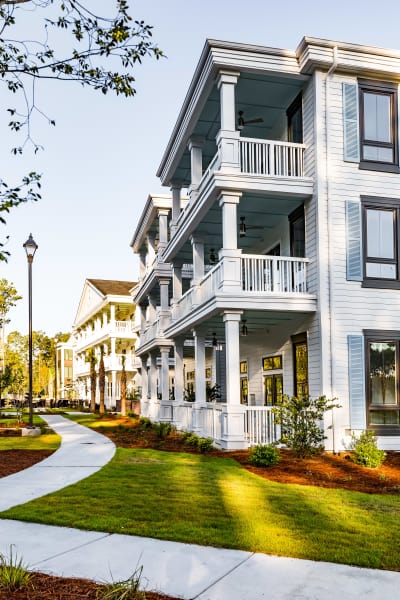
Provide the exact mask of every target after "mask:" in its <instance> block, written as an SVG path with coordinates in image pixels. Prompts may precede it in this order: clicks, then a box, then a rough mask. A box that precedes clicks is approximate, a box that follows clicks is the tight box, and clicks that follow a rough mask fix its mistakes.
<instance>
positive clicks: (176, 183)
mask: <svg viewBox="0 0 400 600" xmlns="http://www.w3.org/2000/svg"><path fill="white" fill-rule="evenodd" d="M169 186H170V190H171V192H173V191H174V190H176V191H178V190H179V191H181V189H182V183H181V182H180V181H174V180H173V179H172V180H171V181H170V182H169Z"/></svg>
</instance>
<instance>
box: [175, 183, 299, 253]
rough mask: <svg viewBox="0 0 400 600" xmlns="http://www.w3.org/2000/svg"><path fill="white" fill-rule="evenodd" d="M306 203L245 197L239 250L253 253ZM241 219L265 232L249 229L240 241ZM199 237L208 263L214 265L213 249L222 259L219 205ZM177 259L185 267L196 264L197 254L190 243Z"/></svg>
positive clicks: (240, 208)
mask: <svg viewBox="0 0 400 600" xmlns="http://www.w3.org/2000/svg"><path fill="white" fill-rule="evenodd" d="M302 203H303V200H301V199H299V198H287V197H285V198H277V197H267V196H266V195H257V194H249V193H246V194H243V196H242V197H241V199H240V204H239V206H238V209H237V235H238V247H239V248H240V249H241V250H242V251H243V252H244V253H250V254H251V253H252V249H253V248H254V247H255V246H256V245H259V244H260V243H261V242H262V240H263V239H264V237H266V236H267V235H268V233H269V232H270V231H272V230H273V229H275V228H276V226H277V225H278V223H279V221H281V220H282V218H285V217H288V216H289V215H290V213H291V212H293V211H294V210H295V209H296V208H298V207H299V206H301V204H302ZM240 217H245V219H246V226H248V227H249V226H250V227H251V226H254V225H256V226H257V227H261V229H254V230H252V229H248V230H247V232H246V237H239V226H240ZM195 235H196V236H198V237H199V238H201V239H202V240H203V241H204V258H205V263H206V264H210V260H209V256H210V252H211V249H213V250H214V252H215V253H216V254H217V255H218V250H220V248H221V247H222V214H221V208H220V207H219V205H218V202H215V204H214V205H213V206H212V208H211V209H210V210H209V211H208V212H207V214H206V216H205V217H204V219H203V221H202V222H201V224H200V226H199V227H198V228H197V230H196V231H195ZM177 259H179V260H181V261H183V262H184V263H192V260H193V252H192V245H191V243H190V240H187V241H186V243H185V244H184V245H183V246H182V248H181V249H180V251H179V254H178V255H177Z"/></svg>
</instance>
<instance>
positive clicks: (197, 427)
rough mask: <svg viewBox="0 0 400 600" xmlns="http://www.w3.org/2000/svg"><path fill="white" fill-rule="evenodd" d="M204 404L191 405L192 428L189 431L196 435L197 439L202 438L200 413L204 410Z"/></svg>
mask: <svg viewBox="0 0 400 600" xmlns="http://www.w3.org/2000/svg"><path fill="white" fill-rule="evenodd" d="M205 406H206V405H205V404H196V402H195V403H194V404H193V408H192V427H191V431H192V432H193V433H195V434H196V435H198V436H199V437H202V436H203V419H202V413H203V409H204V408H205Z"/></svg>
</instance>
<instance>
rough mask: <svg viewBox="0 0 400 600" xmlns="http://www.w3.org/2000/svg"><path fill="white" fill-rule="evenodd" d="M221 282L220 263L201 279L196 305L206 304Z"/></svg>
mask: <svg viewBox="0 0 400 600" xmlns="http://www.w3.org/2000/svg"><path fill="white" fill-rule="evenodd" d="M221 280H222V263H221V262H219V263H217V264H216V265H215V266H214V267H213V268H212V269H210V271H209V272H208V273H207V275H205V277H203V279H202V280H201V282H200V285H199V296H198V303H199V304H202V303H203V302H206V301H207V300H209V299H210V298H212V297H213V296H215V294H216V293H217V291H218V288H219V286H220V283H221Z"/></svg>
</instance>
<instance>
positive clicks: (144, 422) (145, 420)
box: [139, 417, 153, 429]
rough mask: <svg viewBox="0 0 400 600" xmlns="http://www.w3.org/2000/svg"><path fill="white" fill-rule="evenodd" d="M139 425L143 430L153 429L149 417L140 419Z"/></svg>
mask: <svg viewBox="0 0 400 600" xmlns="http://www.w3.org/2000/svg"><path fill="white" fill-rule="evenodd" d="M139 424H140V426H141V428H142V429H151V428H152V427H153V424H152V422H151V421H150V419H149V418H147V417H140V419H139Z"/></svg>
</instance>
